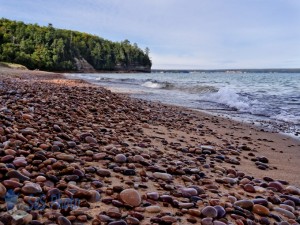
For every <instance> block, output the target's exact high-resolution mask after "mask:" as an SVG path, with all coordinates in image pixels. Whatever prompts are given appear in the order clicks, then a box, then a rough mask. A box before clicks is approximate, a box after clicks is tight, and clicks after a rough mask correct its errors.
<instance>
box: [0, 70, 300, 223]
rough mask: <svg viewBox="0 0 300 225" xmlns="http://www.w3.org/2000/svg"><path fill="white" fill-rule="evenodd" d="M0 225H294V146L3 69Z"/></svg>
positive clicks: (216, 121) (257, 132)
mask: <svg viewBox="0 0 300 225" xmlns="http://www.w3.org/2000/svg"><path fill="white" fill-rule="evenodd" d="M0 96H1V97H0V138H1V141H0V161H1V162H0V170H1V173H0V181H1V183H0V197H1V198H0V212H1V213H0V225H1V224H5V225H10V224H17V225H22V224H33V225H42V224H45V225H50V224H59V225H71V224H73V225H79V224H93V225H99V224H109V225H126V224H129V225H135V224H145V225H146V224H178V225H179V224H203V225H225V224H237V225H243V224H245V225H254V224H265V225H269V224H281V225H288V224H299V223H300V189H299V187H300V173H299V161H300V142H299V141H298V140H295V139H292V138H291V137H288V136H283V135H280V134H277V133H271V132H266V131H264V130H263V129H261V128H259V127H254V126H251V125H249V124H243V123H239V122H235V121H232V120H228V119H225V118H221V117H216V116H212V115H209V114H206V113H202V112H198V111H193V110H188V109H185V108H181V107H176V106H171V105H164V104H160V103H156V102H155V103H154V102H149V101H144V100H139V99H133V98H130V97H128V96H127V95H125V94H117V93H113V92H111V91H109V90H107V89H105V88H102V87H100V86H97V85H94V84H89V83H87V82H85V81H82V80H71V79H66V78H65V77H64V76H63V75H61V74H55V73H47V72H42V71H28V70H14V69H8V68H0Z"/></svg>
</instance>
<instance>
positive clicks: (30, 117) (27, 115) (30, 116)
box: [22, 114, 33, 120]
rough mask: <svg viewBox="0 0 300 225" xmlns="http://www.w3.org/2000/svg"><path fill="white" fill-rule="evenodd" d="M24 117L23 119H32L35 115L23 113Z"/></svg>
mask: <svg viewBox="0 0 300 225" xmlns="http://www.w3.org/2000/svg"><path fill="white" fill-rule="evenodd" d="M22 119H23V120H32V119H33V116H32V115H30V114H23V115H22Z"/></svg>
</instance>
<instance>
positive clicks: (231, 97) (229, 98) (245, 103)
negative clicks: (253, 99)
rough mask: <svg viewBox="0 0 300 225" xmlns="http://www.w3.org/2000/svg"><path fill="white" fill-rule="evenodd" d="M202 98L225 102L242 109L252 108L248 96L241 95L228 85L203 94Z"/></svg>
mask: <svg viewBox="0 0 300 225" xmlns="http://www.w3.org/2000/svg"><path fill="white" fill-rule="evenodd" d="M200 100H204V101H210V102H216V103H220V104H224V105H227V106H229V107H231V108H234V109H237V110H240V111H248V110H249V108H250V100H249V99H248V98H247V97H243V96H240V95H239V94H237V93H236V92H235V91H234V90H232V89H230V88H228V87H225V88H220V89H219V91H218V92H215V93H208V94H206V95H204V96H201V97H200Z"/></svg>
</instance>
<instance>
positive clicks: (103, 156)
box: [93, 152, 107, 160]
mask: <svg viewBox="0 0 300 225" xmlns="http://www.w3.org/2000/svg"><path fill="white" fill-rule="evenodd" d="M106 156H107V154H106V153H104V152H100V153H96V154H94V155H93V159H96V160H99V159H104V158H105V157H106Z"/></svg>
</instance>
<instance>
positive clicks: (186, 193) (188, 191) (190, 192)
mask: <svg viewBox="0 0 300 225" xmlns="http://www.w3.org/2000/svg"><path fill="white" fill-rule="evenodd" d="M180 191H181V194H182V197H185V198H190V197H192V196H196V195H198V192H197V190H196V189H194V188H181V189H180Z"/></svg>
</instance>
